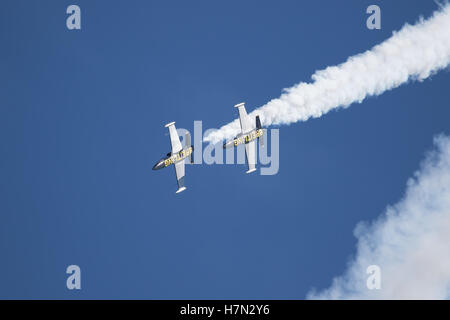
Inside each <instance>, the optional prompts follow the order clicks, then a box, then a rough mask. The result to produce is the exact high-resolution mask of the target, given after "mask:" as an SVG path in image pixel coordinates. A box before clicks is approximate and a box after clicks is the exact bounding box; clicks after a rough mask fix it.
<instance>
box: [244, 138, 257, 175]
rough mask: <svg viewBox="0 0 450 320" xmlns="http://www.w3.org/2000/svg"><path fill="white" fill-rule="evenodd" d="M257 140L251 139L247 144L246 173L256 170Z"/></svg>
mask: <svg viewBox="0 0 450 320" xmlns="http://www.w3.org/2000/svg"><path fill="white" fill-rule="evenodd" d="M255 147H256V145H255V140H252V141H250V142H249V143H246V144H245V155H246V156H247V165H248V170H247V172H246V173H252V172H253V171H256V168H255V164H256V149H255Z"/></svg>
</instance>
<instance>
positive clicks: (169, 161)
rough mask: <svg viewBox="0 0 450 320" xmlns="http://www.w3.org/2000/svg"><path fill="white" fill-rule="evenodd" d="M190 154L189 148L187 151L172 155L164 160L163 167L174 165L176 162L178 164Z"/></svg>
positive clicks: (190, 148) (190, 149)
mask: <svg viewBox="0 0 450 320" xmlns="http://www.w3.org/2000/svg"><path fill="white" fill-rule="evenodd" d="M191 154H192V147H189V148H188V149H184V150H181V151H180V152H178V153H177V154H174V155H172V156H171V157H170V158H168V159H166V160H164V166H165V167H168V166H170V165H171V164H174V163H176V162H179V161H181V160H183V159H185V158H186V157H189V156H190V155H191Z"/></svg>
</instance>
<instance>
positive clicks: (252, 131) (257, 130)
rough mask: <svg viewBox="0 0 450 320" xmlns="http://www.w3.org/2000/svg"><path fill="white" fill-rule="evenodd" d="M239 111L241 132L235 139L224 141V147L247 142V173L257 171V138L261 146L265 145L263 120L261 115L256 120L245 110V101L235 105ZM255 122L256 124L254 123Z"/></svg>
mask: <svg viewBox="0 0 450 320" xmlns="http://www.w3.org/2000/svg"><path fill="white" fill-rule="evenodd" d="M234 107H235V108H238V111H239V121H240V123H241V133H240V134H238V135H237V136H236V137H235V138H234V139H233V140H230V141H228V142H226V143H224V145H223V148H224V149H226V148H229V147H232V146H234V147H237V146H238V145H240V144H244V143H245V155H246V157H247V165H248V170H247V172H246V173H251V172H254V171H256V168H255V164H256V145H255V140H256V139H259V143H260V145H261V147H264V141H263V133H264V132H263V129H262V128H261V120H260V119H259V116H256V117H255V122H252V119H251V118H250V116H249V115H248V114H247V111H245V103H244V102H242V103H239V104H237V105H235V106H234ZM253 123H254V124H253Z"/></svg>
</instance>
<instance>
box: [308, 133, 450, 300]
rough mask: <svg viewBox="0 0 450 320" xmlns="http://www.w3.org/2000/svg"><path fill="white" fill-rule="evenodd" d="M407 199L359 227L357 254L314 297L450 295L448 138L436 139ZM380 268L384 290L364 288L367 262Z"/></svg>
mask: <svg viewBox="0 0 450 320" xmlns="http://www.w3.org/2000/svg"><path fill="white" fill-rule="evenodd" d="M435 146H436V148H435V150H434V151H432V152H430V153H429V154H428V155H427V157H426V159H425V161H424V162H423V163H422V166H421V169H420V170H419V171H418V172H416V173H415V174H414V177H413V178H411V179H409V181H408V183H407V189H406V193H405V195H404V198H403V199H402V200H401V201H399V202H398V203H397V204H395V205H394V206H391V207H388V208H387V209H386V212H385V213H384V214H383V215H382V216H381V217H380V218H379V219H378V220H376V221H375V222H374V223H372V224H371V225H368V224H364V223H360V224H359V225H358V226H357V227H356V229H355V236H356V237H357V238H358V244H357V253H356V255H355V258H354V259H353V260H352V261H351V262H350V263H349V265H348V268H347V271H346V272H345V273H344V275H343V276H340V277H337V278H335V279H333V282H332V285H331V286H330V287H329V288H328V289H325V290H323V291H321V292H315V291H311V292H310V293H309V294H308V298H310V299H449V298H450V137H447V136H439V137H437V138H435ZM374 264H375V265H378V266H380V268H381V289H380V290H369V289H368V288H367V286H366V280H367V278H368V276H369V275H368V274H367V273H366V269H367V267H368V266H369V265H374Z"/></svg>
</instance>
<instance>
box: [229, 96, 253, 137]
mask: <svg viewBox="0 0 450 320" xmlns="http://www.w3.org/2000/svg"><path fill="white" fill-rule="evenodd" d="M234 107H235V108H238V111H239V121H240V123H241V130H242V133H247V132H249V131H251V130H252V129H254V127H253V125H252V122H251V120H250V117H249V116H248V114H247V111H246V110H245V104H244V103H243V102H242V103H239V104H237V105H235V106H234Z"/></svg>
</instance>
